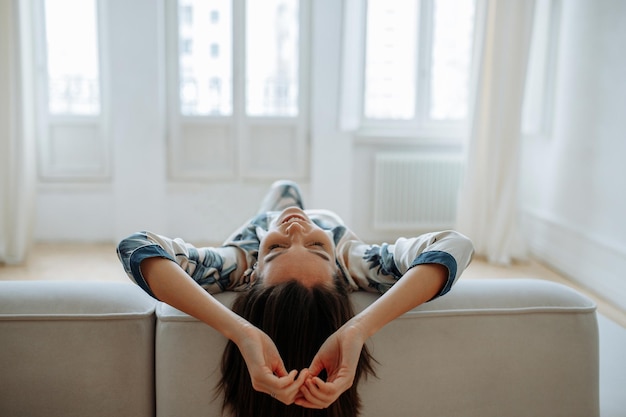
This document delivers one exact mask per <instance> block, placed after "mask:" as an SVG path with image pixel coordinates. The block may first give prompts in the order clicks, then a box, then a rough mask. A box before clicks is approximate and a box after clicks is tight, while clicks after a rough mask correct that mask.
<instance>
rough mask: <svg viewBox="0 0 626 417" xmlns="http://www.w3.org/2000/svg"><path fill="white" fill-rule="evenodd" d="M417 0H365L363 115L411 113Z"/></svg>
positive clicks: (394, 116)
mask: <svg viewBox="0 0 626 417" xmlns="http://www.w3.org/2000/svg"><path fill="white" fill-rule="evenodd" d="M416 7H417V0H369V1H368V3H367V35H366V45H365V48H366V49H365V96H364V97H365V99H364V112H365V117H367V118H372V119H412V118H413V117H414V115H415V74H416V73H415V71H416V56H415V54H416V42H417V10H416Z"/></svg>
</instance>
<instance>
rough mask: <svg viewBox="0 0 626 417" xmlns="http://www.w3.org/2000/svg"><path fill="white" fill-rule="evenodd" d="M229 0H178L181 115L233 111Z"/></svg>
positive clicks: (230, 6)
mask: <svg viewBox="0 0 626 417" xmlns="http://www.w3.org/2000/svg"><path fill="white" fill-rule="evenodd" d="M231 3H232V2H231V1H230V0H179V2H178V53H179V56H178V64H179V77H180V79H179V82H180V84H179V87H180V88H179V94H180V113H181V114H182V115H185V116H206V115H217V116H229V115H231V114H232V112H233V78H232V74H233V66H232V62H233V59H232V50H233V37H232V33H233V19H232V4H231Z"/></svg>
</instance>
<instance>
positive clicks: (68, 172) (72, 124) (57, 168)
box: [33, 0, 112, 183]
mask: <svg viewBox="0 0 626 417" xmlns="http://www.w3.org/2000/svg"><path fill="white" fill-rule="evenodd" d="M45 1H46V0H35V1H34V4H33V6H34V7H33V23H34V24H33V29H34V38H35V42H34V55H35V62H36V73H35V74H36V75H35V78H36V80H35V91H36V92H35V94H36V103H37V108H36V117H37V120H38V122H39V123H38V124H37V142H38V152H37V165H38V174H39V179H40V181H41V182H43V183H64V182H65V183H67V182H79V183H81V182H86V183H98V182H109V181H110V180H111V178H112V167H111V165H112V161H111V154H112V149H111V147H112V144H111V141H110V140H109V132H108V130H109V129H108V126H109V123H108V118H109V96H108V86H109V82H108V78H109V77H108V70H107V67H106V62H108V61H107V59H108V48H107V44H106V39H107V37H106V35H107V33H106V28H107V20H108V19H107V14H106V7H105V3H106V2H104V1H102V0H94V2H95V10H96V16H95V19H96V25H97V31H96V34H97V42H98V44H97V46H96V48H97V57H98V82H99V93H100V97H99V100H100V111H99V113H98V114H96V115H78V114H52V113H51V112H50V109H49V83H48V71H47V70H48V51H47V35H46V32H47V30H46V19H45V7H46V6H45ZM85 129H88V130H89V131H90V132H87V131H86V130H85ZM71 131H75V134H78V135H80V136H81V139H77V138H76V135H75V134H72V133H71ZM81 131H82V133H81ZM73 140H79V142H75V143H74V144H77V143H78V144H81V145H83V146H84V148H83V150H86V151H88V152H89V154H90V155H92V156H93V158H92V159H91V160H86V159H82V158H78V159H80V160H78V159H77V158H71V157H68V158H66V160H65V161H60V160H59V158H58V155H59V153H63V152H69V149H64V148H68V146H63V141H68V142H69V141H73ZM81 141H82V142H81ZM87 141H89V142H87Z"/></svg>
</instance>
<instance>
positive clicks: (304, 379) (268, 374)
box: [238, 322, 366, 409]
mask: <svg viewBox="0 0 626 417" xmlns="http://www.w3.org/2000/svg"><path fill="white" fill-rule="evenodd" d="M248 330H249V331H248V337H246V338H245V339H244V340H243V341H242V342H241V343H239V344H238V347H239V350H240V352H241V354H242V356H243V358H244V360H245V362H246V365H247V367H248V372H249V373H250V378H251V380H252V386H253V388H254V389H255V390H256V391H259V392H263V393H266V394H268V395H270V396H272V397H274V398H276V399H277V400H279V401H281V402H282V403H284V404H287V405H289V404H294V403H295V404H297V405H299V406H302V407H306V408H318V409H322V408H327V407H328V406H330V405H331V404H332V403H333V402H334V401H335V400H337V398H339V396H340V395H341V394H343V393H344V392H345V391H346V390H347V389H349V388H350V387H351V386H352V383H353V382H354V377H355V374H356V367H357V365H358V363H359V358H360V355H361V350H362V349H363V345H364V343H365V339H366V338H365V337H364V335H363V333H362V332H361V331H359V329H358V327H356V326H353V325H351V324H350V322H348V323H346V324H345V325H344V326H342V327H341V328H340V329H338V330H337V331H336V332H335V333H333V334H332V335H331V336H330V337H329V338H328V339H327V340H326V341H325V342H324V344H323V345H322V346H321V347H320V349H319V351H318V352H317V354H316V355H315V357H314V358H313V361H312V362H311V365H310V366H309V368H307V369H303V370H300V371H298V370H292V371H290V372H288V371H287V369H286V368H285V365H284V363H283V361H282V359H281V357H280V354H279V353H278V349H277V348H276V345H275V344H274V342H273V341H272V339H271V338H270V337H269V336H267V335H266V334H265V333H264V332H263V331H261V330H259V329H258V328H256V327H254V326H250V328H249V329H248ZM323 370H326V374H327V378H326V381H324V380H322V379H321V378H319V376H318V375H319V374H320V373H321V372H322V371H323Z"/></svg>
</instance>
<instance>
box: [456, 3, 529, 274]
mask: <svg viewBox="0 0 626 417" xmlns="http://www.w3.org/2000/svg"><path fill="white" fill-rule="evenodd" d="M485 6H486V9H485V12H486V14H485V24H484V34H483V39H482V45H481V46H482V47H481V53H480V58H479V68H478V85H477V87H476V94H475V101H474V114H473V120H472V129H471V133H470V138H469V141H468V143H469V145H468V146H469V148H468V152H467V158H468V160H467V170H466V176H465V182H464V184H463V186H462V187H461V192H460V196H459V206H458V207H459V208H458V213H457V229H458V230H459V231H460V232H462V233H464V234H466V235H467V236H468V237H470V238H471V239H472V241H473V242H474V246H475V248H476V254H477V255H482V256H485V257H486V258H487V260H488V261H489V262H492V263H497V264H505V265H506V264H509V263H510V262H511V261H512V260H514V259H524V258H525V257H526V247H525V245H524V241H523V239H522V236H521V232H520V230H519V226H518V221H517V217H518V198H517V197H518V171H519V169H518V168H519V160H518V159H519V157H520V136H521V132H520V130H521V127H520V126H521V114H522V104H523V96H524V82H525V79H526V67H527V61H528V52H529V48H530V41H531V32H532V23H533V13H534V1H533V0H528V1H526V0H524V1H517V0H486V4H485Z"/></svg>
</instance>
